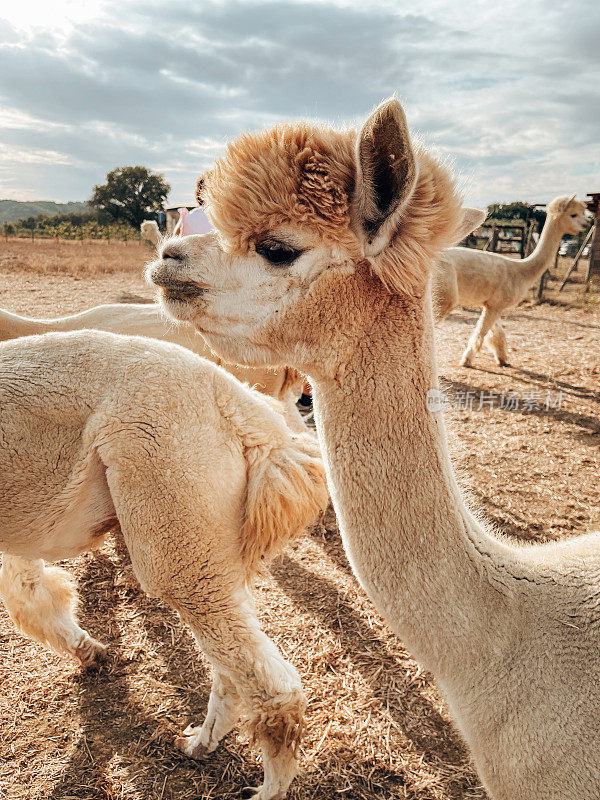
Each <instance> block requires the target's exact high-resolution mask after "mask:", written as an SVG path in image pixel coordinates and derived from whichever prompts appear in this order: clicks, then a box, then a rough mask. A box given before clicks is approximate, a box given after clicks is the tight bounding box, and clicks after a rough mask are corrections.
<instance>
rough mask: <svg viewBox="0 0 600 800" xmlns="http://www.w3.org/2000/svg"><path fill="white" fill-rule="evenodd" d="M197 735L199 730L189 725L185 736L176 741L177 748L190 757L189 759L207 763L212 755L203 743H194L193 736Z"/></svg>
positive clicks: (184, 733)
mask: <svg viewBox="0 0 600 800" xmlns="http://www.w3.org/2000/svg"><path fill="white" fill-rule="evenodd" d="M197 733H198V728H195V727H194V726H193V725H188V726H187V728H186V729H185V730H184V732H183V734H182V735H181V736H178V737H177V738H176V739H175V747H176V748H177V749H178V750H181V752H182V753H184V754H185V755H186V756H189V758H193V759H195V760H196V761H206V759H207V758H208V756H209V755H210V750H209V749H208V747H207V746H206V745H205V744H202V743H201V742H198V743H197V744H194V743H193V736H194V734H197Z"/></svg>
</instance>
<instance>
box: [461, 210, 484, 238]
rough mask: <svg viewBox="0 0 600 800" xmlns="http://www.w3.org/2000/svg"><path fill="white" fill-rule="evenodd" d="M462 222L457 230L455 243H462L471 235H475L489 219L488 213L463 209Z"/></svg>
mask: <svg viewBox="0 0 600 800" xmlns="http://www.w3.org/2000/svg"><path fill="white" fill-rule="evenodd" d="M462 212H463V216H462V220H461V222H460V224H459V226H458V228H457V229H456V238H455V241H457V242H462V240H463V239H465V238H466V237H467V236H468V235H469V234H470V233H473V231H474V230H476V229H477V228H478V227H479V226H480V225H481V224H482V223H483V222H485V218H486V217H487V211H482V210H481V209H480V208H463V210H462Z"/></svg>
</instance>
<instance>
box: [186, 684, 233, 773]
mask: <svg viewBox="0 0 600 800" xmlns="http://www.w3.org/2000/svg"><path fill="white" fill-rule="evenodd" d="M241 713H242V705H241V699H240V696H239V694H238V691H237V689H236V688H235V686H234V685H233V683H231V681H230V680H228V679H227V677H226V676H224V675H219V674H218V673H215V676H214V678H213V684H212V689H211V692H210V698H209V700H208V708H207V709H206V717H205V719H204V722H203V723H202V725H198V726H193V725H189V726H188V727H187V728H186V729H185V730H184V732H183V735H182V736H181V737H180V738H179V739H177V740H176V742H175V744H176V745H177V747H179V749H180V750H182V751H183V752H184V753H186V755H188V756H191V757H192V758H198V759H202V758H206V756H207V755H208V754H209V753H212V752H213V750H215V749H216V748H217V746H218V744H219V742H220V741H221V739H222V738H223V737H224V736H226V735H227V734H228V733H229V731H230V730H231V729H232V728H233V727H234V726H235V724H236V723H237V722H238V721H239V719H240V716H241Z"/></svg>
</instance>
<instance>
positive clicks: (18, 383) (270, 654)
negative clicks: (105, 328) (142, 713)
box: [0, 331, 327, 800]
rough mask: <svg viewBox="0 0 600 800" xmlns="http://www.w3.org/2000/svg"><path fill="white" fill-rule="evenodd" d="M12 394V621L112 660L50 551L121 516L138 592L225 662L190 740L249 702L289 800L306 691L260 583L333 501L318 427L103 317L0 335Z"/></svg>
mask: <svg viewBox="0 0 600 800" xmlns="http://www.w3.org/2000/svg"><path fill="white" fill-rule="evenodd" d="M167 385H168V386H169V390H168V391H165V386H167ZM0 408H1V409H2V416H1V420H0V441H1V442H2V446H1V447H0V474H1V475H2V491H1V492H0V519H1V522H0V549H1V550H2V551H3V553H4V563H3V568H2V572H1V573H0V593H1V595H2V597H3V599H4V602H5V605H6V607H7V609H8V611H9V613H10V615H11V617H12V618H13V620H14V621H15V623H16V624H17V626H18V627H19V628H20V629H21V630H22V631H23V632H24V633H26V634H27V635H29V636H32V637H34V638H36V639H38V640H39V641H42V642H44V643H46V644H48V645H49V646H50V647H52V648H54V649H55V650H58V651H62V652H67V653H70V654H71V655H73V656H75V657H76V658H78V659H79V660H80V661H82V663H84V664H86V665H87V664H91V663H93V662H94V661H95V660H96V659H97V658H98V657H100V656H101V655H102V653H103V650H104V648H103V647H102V645H100V644H99V643H98V642H96V641H95V640H94V639H92V638H91V637H90V636H89V634H88V633H87V632H86V631H84V630H82V628H80V627H79V625H78V624H77V622H76V620H75V617H74V614H73V606H74V600H75V590H74V588H73V586H72V584H71V582H70V579H69V577H68V575H67V573H65V572H64V570H62V569H60V568H58V567H50V568H47V567H45V565H44V561H43V560H42V559H44V560H49V561H56V560H59V559H64V558H70V557H73V556H76V555H78V554H79V553H81V552H83V551H85V550H88V549H92V548H94V547H97V546H98V545H99V544H100V543H101V541H102V538H103V535H104V534H105V533H106V532H107V531H108V530H109V529H111V528H112V527H114V526H115V525H117V524H118V525H120V527H121V530H122V532H123V537H124V539H125V543H126V545H127V549H128V551H129V554H130V556H131V561H132V566H133V569H134V571H135V574H136V576H137V578H138V580H139V581H140V584H141V585H142V587H143V589H144V590H145V591H146V592H147V593H148V594H149V595H151V596H154V597H160V598H162V599H163V600H164V601H165V602H167V603H168V604H169V605H171V606H172V607H173V608H175V609H176V610H177V611H178V612H179V614H180V616H181V617H182V619H183V620H184V621H186V622H187V623H188V624H189V625H190V627H191V629H192V632H193V633H194V636H195V638H196V640H197V642H198V644H199V646H200V647H201V649H202V650H203V651H204V653H205V654H206V656H207V657H208V659H209V661H210V662H211V664H212V666H213V667H214V670H215V678H214V684H213V691H212V693H211V697H210V700H209V704H208V712H207V717H206V720H205V723H204V725H203V726H201V727H198V728H193V729H191V730H190V731H188V732H187V734H186V735H185V736H184V737H183V738H182V739H181V740H179V745H180V747H181V748H182V749H183V750H184V752H186V753H187V754H188V755H191V756H197V757H199V756H202V755H203V754H205V753H206V752H210V751H212V750H214V748H215V747H216V746H217V744H218V742H219V740H220V739H221V738H222V737H223V736H224V735H225V734H226V733H227V732H228V731H229V730H230V729H231V728H232V727H233V726H234V725H235V723H236V722H237V720H238V717H239V715H240V714H242V713H243V714H245V715H246V716H248V718H249V720H250V726H251V730H252V732H253V735H254V736H255V738H256V740H257V741H258V742H259V744H260V745H261V749H262V751H263V758H264V764H265V784H264V786H263V787H262V789H261V790H259V791H258V792H257V794H256V795H255V796H256V797H257V798H261V800H263V799H264V798H276V797H280V796H281V795H282V793H284V792H285V790H286V789H287V786H288V784H289V782H290V781H291V779H292V778H293V775H294V772H295V764H296V759H295V749H296V745H297V742H298V738H299V735H300V725H301V719H302V714H303V710H304V698H303V695H302V691H301V686H300V680H299V678H298V675H297V673H296V670H295V669H294V667H293V666H292V665H291V664H289V663H288V662H287V661H285V660H284V659H283V657H282V656H281V654H280V653H279V651H278V650H277V648H276V647H275V645H274V644H273V643H272V642H271V641H270V640H269V639H268V638H267V637H266V636H265V635H264V634H263V633H262V632H261V630H260V628H259V625H258V621H257V618H256V613H255V611H254V607H253V604H252V599H251V596H250V593H249V590H248V584H249V582H250V581H251V580H252V577H253V576H254V575H255V574H256V572H257V570H258V569H259V568H260V566H261V565H262V564H264V563H265V560H267V559H268V558H270V557H271V556H273V555H274V554H275V553H276V552H277V551H278V550H279V549H280V548H281V547H282V546H283V544H284V543H285V542H286V541H287V540H288V539H289V537H290V536H291V535H293V534H294V533H296V532H297V531H299V530H301V529H303V528H304V527H306V525H307V524H308V523H309V522H310V521H311V520H312V519H313V518H314V517H315V515H316V514H317V513H318V511H319V509H321V508H323V507H324V506H325V504H326V503H327V491H326V486H325V477H324V471H323V465H322V462H321V460H320V458H319V451H318V445H317V444H316V442H315V441H314V439H313V438H312V437H310V436H309V435H307V434H302V435H298V436H296V435H293V434H291V433H290V431H289V430H288V428H287V427H286V425H285V424H284V422H283V420H282V419H281V417H280V416H279V415H278V414H276V413H275V412H274V411H273V410H272V409H271V408H270V407H269V405H268V403H267V402H266V401H265V399H264V398H262V397H261V396H260V395H258V394H257V393H255V392H252V391H251V390H249V389H247V388H246V387H244V386H243V385H242V384H241V383H240V382H239V381H237V380H235V379H234V378H233V377H231V376H230V375H227V373H225V372H224V371H223V370H221V369H219V368H218V367H216V366H214V365H213V364H210V363H208V362H206V361H204V360H203V359H201V358H198V357H197V356H195V355H194V354H192V353H190V352H189V351H188V350H185V349H184V348H181V347H177V346H175V345H170V344H164V343H160V342H156V341H152V340H148V339H144V338H142V337H123V336H116V335H114V334H107V333H100V332H97V331H84V332H77V333H66V334H61V333H59V334H48V335H45V336H34V337H28V338H23V339H19V340H15V341H13V342H5V343H3V344H1V345H0Z"/></svg>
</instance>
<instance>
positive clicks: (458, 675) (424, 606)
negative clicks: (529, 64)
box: [150, 99, 600, 800]
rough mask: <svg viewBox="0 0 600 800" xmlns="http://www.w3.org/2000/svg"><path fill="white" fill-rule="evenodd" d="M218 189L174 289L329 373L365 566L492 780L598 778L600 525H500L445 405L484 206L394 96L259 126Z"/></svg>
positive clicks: (246, 344) (242, 337)
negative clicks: (454, 254) (446, 260)
mask: <svg viewBox="0 0 600 800" xmlns="http://www.w3.org/2000/svg"><path fill="white" fill-rule="evenodd" d="M205 197H206V203H207V209H208V213H209V215H210V217H211V219H212V222H213V224H214V225H215V228H216V229H217V231H218V235H213V234H208V235H205V236H190V237H188V238H187V239H183V240H182V241H181V242H179V243H174V242H170V243H169V244H168V245H166V246H165V247H164V248H163V250H162V259H161V260H159V261H157V262H156V263H155V265H154V266H153V268H152V269H151V272H150V275H151V278H152V279H153V280H154V282H155V283H156V284H157V285H158V286H160V287H165V288H163V289H162V297H163V302H164V304H165V307H166V308H167V309H168V311H169V312H170V313H172V314H173V315H174V316H175V317H177V318H180V319H185V320H187V321H191V322H193V323H194V324H195V325H196V326H197V328H198V329H199V330H201V331H202V332H203V334H204V335H205V336H206V337H207V338H208V340H209V341H210V342H211V344H212V345H213V346H214V347H215V349H217V350H218V351H219V352H221V353H223V355H225V356H226V357H228V358H233V359H236V360H245V361H247V362H252V363H272V364H278V363H289V364H293V365H294V366H296V368H298V369H299V370H301V371H302V372H305V373H306V374H308V375H309V376H310V380H311V383H312V384H313V387H314V404H315V419H316V423H317V430H318V434H319V440H320V443H321V448H322V452H323V455H324V458H325V460H326V464H327V477H328V481H329V484H330V491H331V496H332V499H333V503H334V506H335V510H336V512H337V515H338V520H339V523H340V530H341V534H342V538H343V542H344V547H345V550H346V553H347V555H348V558H349V561H350V564H351V565H352V568H353V570H354V572H355V574H356V576H357V577H358V579H359V580H360V582H361V584H362V585H363V586H364V588H365V590H366V591H367V593H368V594H369V596H370V597H371V599H372V600H373V602H374V603H375V605H376V607H377V608H378V609H379V611H380V612H381V613H382V614H383V615H384V617H385V618H386V620H387V621H388V623H389V624H390V626H391V627H392V628H393V629H394V630H395V631H396V633H397V634H398V635H399V636H400V637H401V638H402V640H403V641H404V643H405V644H406V646H407V647H408V649H409V650H410V651H411V652H412V653H413V654H414V656H415V657H416V658H417V659H418V661H419V662H420V663H421V664H423V666H425V667H426V668H427V669H429V670H431V671H432V672H433V674H434V675H435V678H436V680H437V682H438V684H439V686H440V688H441V690H442V692H443V694H444V696H445V698H446V700H447V702H448V704H449V707H450V709H451V712H452V714H453V716H454V719H455V720H456V723H457V725H458V727H459V728H460V730H461V731H462V733H463V735H464V737H465V739H466V741H467V742H468V744H469V746H470V749H471V753H472V755H473V759H474V761H475V765H476V767H477V770H478V772H479V775H480V777H481V780H482V781H483V783H484V785H485V787H486V789H487V791H488V792H489V795H490V797H492V798H493V800H517V799H518V800H542V798H543V800H582V799H583V798H586V800H591V799H592V798H598V797H600V538H599V537H598V536H585V537H579V538H574V539H571V540H570V541H565V542H561V543H554V544H549V545H537V546H526V547H522V546H519V545H517V544H512V543H509V542H508V541H506V540H504V539H499V538H497V537H496V536H495V535H494V533H493V531H491V530H489V529H488V528H487V527H486V526H485V525H484V524H482V523H481V522H480V521H479V520H478V519H477V517H475V516H473V515H472V513H471V512H470V511H469V509H468V507H467V506H466V504H465V503H464V501H463V498H462V496H461V493H460V490H459V488H458V486H457V484H456V480H455V477H454V473H453V470H452V466H451V464H450V461H449V458H448V454H447V445H446V433H445V429H444V423H443V419H442V417H441V415H439V414H432V413H430V412H429V411H428V410H427V396H428V392H429V391H430V390H431V389H432V388H435V387H437V384H438V378H437V368H436V363H435V354H434V337H433V320H432V313H431V302H430V292H429V291H428V288H427V285H428V279H429V274H430V272H431V270H432V269H433V265H434V261H435V259H437V258H439V256H440V254H441V252H442V250H443V249H444V248H445V247H448V246H449V245H450V244H452V243H453V242H455V241H459V240H460V239H461V238H462V237H463V236H464V235H466V233H467V232H468V230H469V229H470V228H473V227H476V226H477V225H478V224H480V222H481V221H482V219H483V215H482V213H481V212H479V213H476V214H470V215H467V216H468V217H469V220H470V221H469V223H468V224H463V212H462V210H461V206H460V199H459V197H458V195H457V192H456V189H455V186H454V185H453V182H452V181H451V179H450V176H449V175H448V173H447V171H446V170H445V168H444V167H442V166H441V165H440V164H439V163H438V162H437V161H435V160H434V159H433V158H432V157H431V156H430V155H429V154H427V153H426V152H425V151H424V150H423V149H422V148H421V147H419V146H415V145H413V144H412V143H411V139H410V136H409V133H408V130H407V127H406V121H405V118H404V113H403V111H402V109H401V107H400V105H399V103H398V102H397V101H396V100H395V99H392V100H390V101H388V102H386V103H384V104H383V105H382V106H381V107H380V108H379V109H377V111H376V112H375V113H374V114H373V115H372V116H371V117H370V118H369V119H368V120H367V122H366V124H365V126H364V127H363V129H362V131H361V132H360V134H359V135H358V136H357V135H356V134H354V133H352V132H348V131H345V132H336V131H333V130H329V129H324V128H322V127H317V126H310V125H299V124H297V125H281V126H279V127H277V128H276V129H275V130H272V131H266V132H262V133H259V134H256V135H245V136H243V137H242V138H241V139H240V140H238V141H237V142H235V143H233V144H231V145H230V146H229V148H228V150H227V152H226V155H225V157H224V158H223V159H222V160H221V161H219V162H218V163H217V164H216V167H215V169H214V170H213V171H212V172H211V173H210V175H209V176H208V177H207V179H206V187H205ZM194 288H195V290H196V294H195V296H194V295H193V294H192V290H193V289H194ZM357 396H359V397H360V403H358V404H357V402H356V398H357Z"/></svg>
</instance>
